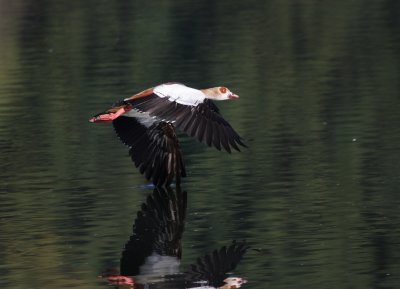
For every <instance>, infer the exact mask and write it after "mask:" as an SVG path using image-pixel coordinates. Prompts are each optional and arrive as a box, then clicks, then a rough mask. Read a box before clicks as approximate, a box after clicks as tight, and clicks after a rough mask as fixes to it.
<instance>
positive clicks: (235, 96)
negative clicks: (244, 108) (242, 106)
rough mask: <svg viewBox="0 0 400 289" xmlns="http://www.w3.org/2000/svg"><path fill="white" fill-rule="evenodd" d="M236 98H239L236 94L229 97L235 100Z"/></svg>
mask: <svg viewBox="0 0 400 289" xmlns="http://www.w3.org/2000/svg"><path fill="white" fill-rule="evenodd" d="M237 98H239V95H237V94H234V93H231V94H230V95H229V99H237Z"/></svg>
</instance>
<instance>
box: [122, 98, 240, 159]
mask: <svg viewBox="0 0 400 289" xmlns="http://www.w3.org/2000/svg"><path fill="white" fill-rule="evenodd" d="M126 103H129V104H130V105H132V106H133V107H134V108H135V109H138V110H140V111H143V112H147V113H149V114H150V115H151V116H154V117H157V118H158V119H164V120H167V121H171V122H174V125H175V126H176V127H177V128H179V129H180V130H182V131H184V132H185V133H186V134H188V135H189V136H191V137H194V138H196V139H197V140H198V141H200V142H203V143H205V144H207V145H208V146H210V147H211V146H214V147H216V148H217V149H218V150H221V147H222V148H224V149H225V150H226V151H227V152H231V147H232V148H234V149H235V150H238V151H239V150H240V149H239V146H238V145H241V146H244V147H246V145H245V144H244V143H243V141H242V138H241V137H240V136H239V135H238V134H237V132H236V131H235V130H234V129H233V128H232V126H231V125H230V124H229V123H228V122H227V121H226V120H225V119H224V118H223V117H222V115H221V114H220V113H219V109H218V107H217V106H216V105H215V104H214V103H213V102H212V101H211V100H209V99H206V100H204V102H202V103H199V104H197V105H196V106H190V105H184V104H180V103H177V102H175V101H170V100H169V99H167V98H161V97H159V96H157V95H156V94H153V95H150V96H148V97H145V98H139V99H134V100H126Z"/></svg>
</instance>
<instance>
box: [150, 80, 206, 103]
mask: <svg viewBox="0 0 400 289" xmlns="http://www.w3.org/2000/svg"><path fill="white" fill-rule="evenodd" d="M153 93H155V94H156V95H158V96H159V97H161V98H165V97H166V98H168V100H169V101H171V102H172V101H176V102H177V103H180V104H183V105H190V106H196V105H198V104H199V103H202V102H203V101H204V99H205V98H206V96H205V95H204V93H203V92H201V91H200V90H198V89H194V88H190V87H187V86H185V85H183V84H178V83H173V84H161V85H158V86H156V87H155V88H154V90H153Z"/></svg>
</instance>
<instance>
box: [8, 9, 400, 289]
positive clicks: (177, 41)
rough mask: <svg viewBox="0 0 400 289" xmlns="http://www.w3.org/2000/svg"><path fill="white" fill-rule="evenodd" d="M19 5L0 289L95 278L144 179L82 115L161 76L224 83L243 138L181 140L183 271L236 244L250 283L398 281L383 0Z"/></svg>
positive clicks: (390, 62)
mask: <svg viewBox="0 0 400 289" xmlns="http://www.w3.org/2000/svg"><path fill="white" fill-rule="evenodd" d="M15 3H16V4H12V5H11V4H9V3H6V1H0V5H1V7H2V8H3V7H5V8H4V9H6V8H7V10H3V9H2V11H7V13H5V12H4V13H3V12H0V13H1V17H0V19H2V20H0V37H1V42H2V43H3V44H4V45H3V44H2V45H1V46H0V57H1V59H0V60H1V62H2V66H1V68H0V83H1V85H0V104H1V105H0V149H1V155H0V169H1V172H0V179H1V184H0V191H1V194H0V204H1V206H0V248H1V250H0V260H1V261H0V275H1V276H2V277H1V278H0V287H2V288H28V287H29V288H50V287H55V288H62V287H76V288H105V286H106V285H105V284H104V283H103V282H101V281H100V280H97V279H96V276H97V275H98V274H99V273H100V272H101V271H102V270H103V269H104V268H108V267H112V266H118V261H119V258H120V253H121V248H122V246H123V244H124V242H125V241H126V236H129V234H130V232H131V227H132V222H133V220H134V218H135V217H136V216H135V214H136V212H137V211H138V209H139V206H140V204H141V202H143V200H144V199H145V197H146V196H147V194H149V193H151V191H152V188H151V187H147V183H146V182H145V180H144V178H143V177H142V176H141V175H140V174H139V173H138V172H137V170H136V169H135V168H134V167H133V165H132V164H131V162H130V159H129V157H128V156H127V151H126V148H125V147H124V146H123V145H121V144H120V142H119V141H118V139H117V138H116V137H115V135H114V132H113V130H112V128H111V127H110V126H107V125H105V126H93V125H92V124H90V123H88V122H87V119H88V118H89V117H90V116H91V115H92V114H93V113H96V112H98V111H100V110H101V109H103V108H104V107H106V106H107V105H109V104H111V103H113V102H114V101H115V100H118V99H120V98H123V97H126V96H129V95H131V94H133V93H134V92H137V91H140V90H142V89H144V88H147V87H149V86H152V85H155V84H158V83H162V82H166V81H171V80H173V81H180V82H183V83H186V84H188V85H190V86H194V87H207V86H212V85H218V84H221V85H226V86H228V87H229V88H231V89H232V90H233V91H235V92H237V93H238V94H239V95H240V96H241V98H240V99H239V100H237V101H231V102H224V103H219V107H220V108H221V111H222V113H223V115H224V116H225V118H226V119H227V120H228V121H229V122H230V123H231V124H232V126H233V127H234V128H235V129H236V130H237V131H238V132H239V133H240V134H241V135H242V136H243V137H244V138H245V140H246V143H247V145H248V146H249V149H244V150H243V152H241V153H233V154H232V155H229V154H226V153H222V152H218V151H215V150H212V149H209V148H206V147H205V146H203V145H201V144H198V143H196V142H195V141H191V140H189V139H187V138H184V137H182V138H181V142H182V147H183V151H184V157H185V161H186V164H187V171H188V175H189V177H188V178H186V179H185V180H184V182H183V188H184V189H185V190H187V191H188V192H189V196H188V216H187V224H186V231H185V235H184V237H183V252H185V253H184V256H183V263H184V264H183V265H185V264H188V263H189V262H190V260H194V259H195V258H196V257H197V256H201V255H202V254H203V253H204V252H210V251H212V250H213V249H214V248H217V247H219V246H223V245H225V244H226V243H227V241H230V240H232V239H238V240H241V239H246V240H247V241H248V242H249V244H250V245H251V246H252V247H254V248H259V249H260V251H254V250H253V251H250V252H249V253H248V254H247V255H246V257H245V260H244V261H243V262H242V263H241V264H240V265H239V266H238V268H237V269H236V271H237V272H238V273H240V274H241V275H243V276H245V277H246V278H247V279H248V280H249V283H248V284H246V285H245V286H246V287H249V288H266V287H269V288H398V285H399V284H400V281H399V278H398V276H397V275H396V272H399V271H400V268H399V267H400V263H399V261H398V260H399V256H398V254H399V253H398V252H400V250H398V240H399V238H400V236H399V230H398V229H397V228H398V226H399V224H400V220H399V217H398V210H399V201H398V198H397V194H398V187H399V177H398V171H399V165H398V164H399V163H400V160H399V155H400V154H399V153H398V152H399V147H400V145H399V143H400V139H399V136H400V131H399V127H400V119H399V114H398V111H399V108H400V104H399V100H398V94H399V90H398V73H399V72H398V62H399V61H398V60H399V53H398V52H399V46H398V43H399V42H398V35H400V34H399V33H398V32H399V25H398V21H397V20H396V19H398V17H397V16H398V15H397V14H398V13H397V12H395V11H399V10H398V9H396V7H395V6H396V5H397V4H396V3H392V4H390V3H391V2H382V3H378V2H376V3H369V4H367V3H365V2H364V1H352V2H351V3H347V2H346V3H345V2H343V3H339V2H338V3H336V4H325V3H324V4H321V3H319V2H318V3H317V2H315V3H314V1H308V2H306V1H299V2H298V3H300V4H297V5H294V4H293V5H292V4H291V3H285V2H282V3H281V2H279V3H278V2H277V3H273V2H268V3H267V4H265V6H263V7H261V6H259V5H256V6H257V7H256V6H254V7H252V6H248V7H247V5H244V4H243V3H242V2H240V1H232V2H231V3H229V5H228V4H227V3H223V2H221V3H219V2H218V3H213V4H210V3H208V2H207V5H206V4H202V3H190V4H187V3H185V4H182V5H183V6H181V5H178V4H176V3H174V2H172V1H171V2H168V1H167V2H165V3H164V4H163V5H160V6H158V5H155V7H153V8H154V9H151V12H150V10H148V9H149V7H147V6H146V5H154V4H144V3H142V4H143V5H141V4H140V3H136V2H132V3H125V4H123V5H122V4H121V3H117V2H113V3H112V2H104V1H103V2H101V3H96V5H94V6H93V7H92V5H91V4H90V3H86V2H85V3H86V4H82V3H81V4H79V5H78V4H68V3H67V2H64V1H58V2H57V3H52V4H51V3H44V2H43V3H39V4H38V3H36V2H35V3H34V2H29V1H28V2H26V1H20V2H18V1H15ZM76 5H77V6H76ZM185 5H188V6H185ZM210 5H211V7H210ZM392 6H393V7H392ZM94 7H95V8H94ZM155 8H157V9H155ZM397 8H398V7H397ZM210 11H213V13H211V14H210ZM234 12H235V17H232V15H233V14H232V13H234ZM396 13H397V14H396ZM150 14H151V15H150ZM194 15H199V16H202V17H195V16H194ZM3 16H4V17H3ZM4 19H5V20H4ZM155 19H157V21H156V20H155ZM205 44H206V45H205ZM245 286H244V287H245Z"/></svg>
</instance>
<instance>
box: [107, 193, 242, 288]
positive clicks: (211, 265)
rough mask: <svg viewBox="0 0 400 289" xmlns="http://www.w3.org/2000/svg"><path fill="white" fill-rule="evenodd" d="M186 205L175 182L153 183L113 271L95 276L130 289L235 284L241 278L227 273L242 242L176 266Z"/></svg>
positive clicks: (237, 254)
mask: <svg viewBox="0 0 400 289" xmlns="http://www.w3.org/2000/svg"><path fill="white" fill-rule="evenodd" d="M186 208H187V193H186V192H185V191H181V189H180V188H179V186H177V188H176V190H173V189H171V188H170V187H168V188H166V189H163V188H160V187H156V188H155V189H154V191H153V193H152V194H151V195H149V196H148V197H147V200H146V202H145V203H143V204H142V206H141V210H140V211H139V212H138V213H137V217H136V219H135V221H134V225H133V232H132V235H131V236H130V238H129V240H128V242H127V243H126V244H125V247H124V250H123V252H122V257H121V262H120V270H119V272H118V271H117V270H115V269H114V270H112V271H111V270H107V271H106V272H105V273H103V274H102V275H100V277H101V278H104V279H107V280H108V281H109V282H110V283H111V284H114V285H118V284H119V285H122V284H125V285H131V286H132V288H133V287H134V288H177V289H178V288H182V289H183V288H194V287H196V288H198V287H200V284H203V285H204V284H207V285H208V286H210V287H207V288H239V287H240V286H241V285H242V284H243V283H245V282H246V280H244V279H243V278H240V277H233V276H231V275H229V272H232V270H233V269H235V267H236V265H237V264H238V263H239V262H240V260H241V259H242V257H243V256H244V254H245V253H246V251H247V249H248V245H247V244H246V243H245V242H236V241H233V242H232V243H231V244H229V245H228V246H223V247H222V248H220V249H219V250H214V251H213V252H212V253H209V254H206V255H204V256H203V257H201V258H198V259H197V260H196V262H194V263H193V264H192V265H190V266H189V267H187V269H186V270H183V271H181V270H179V266H180V262H181V256H182V242H181V240H182V237H183V231H184V228H185V219H186ZM133 285H134V286H133ZM152 286H154V287H152ZM211 286H212V287H211ZM234 286H236V287H234ZM202 288H204V287H202Z"/></svg>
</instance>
